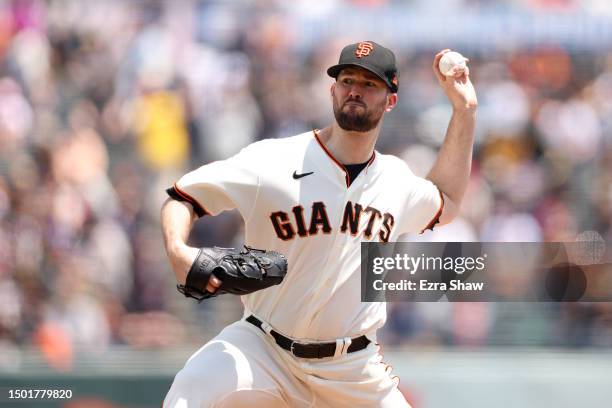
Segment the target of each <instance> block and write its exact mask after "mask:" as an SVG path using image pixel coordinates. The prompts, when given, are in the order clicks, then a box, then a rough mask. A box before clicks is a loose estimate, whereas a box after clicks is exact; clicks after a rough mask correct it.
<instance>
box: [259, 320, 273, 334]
mask: <svg viewBox="0 0 612 408" xmlns="http://www.w3.org/2000/svg"><path fill="white" fill-rule="evenodd" d="M261 328H262V330H263V331H265V332H266V334H267V335H268V336H272V333H271V332H272V326H270V325H269V324H268V323H266V322H264V321H263V320H261Z"/></svg>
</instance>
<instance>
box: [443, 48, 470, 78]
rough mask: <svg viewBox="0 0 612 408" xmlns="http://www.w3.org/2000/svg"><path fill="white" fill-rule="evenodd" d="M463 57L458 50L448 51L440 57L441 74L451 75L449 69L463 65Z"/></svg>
mask: <svg viewBox="0 0 612 408" xmlns="http://www.w3.org/2000/svg"><path fill="white" fill-rule="evenodd" d="M465 62H466V61H465V57H464V56H463V55H461V54H459V53H458V52H455V51H449V52H447V53H446V54H444V55H443V56H442V58H440V72H442V75H445V76H448V75H451V71H452V69H453V68H454V67H456V66H461V67H465Z"/></svg>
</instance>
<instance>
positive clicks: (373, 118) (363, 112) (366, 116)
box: [333, 101, 384, 132]
mask: <svg viewBox="0 0 612 408" xmlns="http://www.w3.org/2000/svg"><path fill="white" fill-rule="evenodd" d="M333 105H334V116H335V118H336V122H337V123H338V126H340V128H342V129H344V130H346V131H349V132H369V131H370V130H372V129H374V128H375V127H376V126H377V125H378V122H380V119H382V116H383V112H384V109H382V107H381V108H379V109H376V110H375V111H368V110H367V109H366V108H365V107H364V109H360V108H357V109H348V110H345V109H342V108H340V107H339V106H338V104H337V103H336V101H334V103H333Z"/></svg>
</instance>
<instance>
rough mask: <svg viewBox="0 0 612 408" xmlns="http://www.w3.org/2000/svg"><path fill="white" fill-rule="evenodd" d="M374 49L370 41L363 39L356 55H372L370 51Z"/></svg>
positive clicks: (358, 45)
mask: <svg viewBox="0 0 612 408" xmlns="http://www.w3.org/2000/svg"><path fill="white" fill-rule="evenodd" d="M373 49H374V45H372V43H371V42H369V41H363V42H360V43H359V44H357V49H356V50H355V55H356V56H357V58H362V57H366V56H368V55H370V52H371V51H372V50H373Z"/></svg>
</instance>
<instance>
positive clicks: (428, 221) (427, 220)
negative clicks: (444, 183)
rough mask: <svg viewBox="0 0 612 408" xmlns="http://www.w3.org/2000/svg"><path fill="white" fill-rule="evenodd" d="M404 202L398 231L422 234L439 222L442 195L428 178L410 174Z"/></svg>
mask: <svg viewBox="0 0 612 408" xmlns="http://www.w3.org/2000/svg"><path fill="white" fill-rule="evenodd" d="M407 182H408V183H409V186H408V191H407V192H406V199H405V202H404V214H403V219H402V223H401V226H400V228H401V231H400V233H402V234H403V233H407V232H412V233H414V232H418V233H420V234H422V233H423V232H425V231H426V230H428V229H433V227H434V226H435V225H436V224H437V223H438V222H439V219H440V215H441V214H442V210H443V208H444V196H443V194H442V192H441V191H440V190H439V189H438V187H437V186H436V185H435V184H434V183H432V182H431V181H429V180H426V179H424V178H421V177H417V176H414V175H412V177H409V178H408V179H407Z"/></svg>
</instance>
